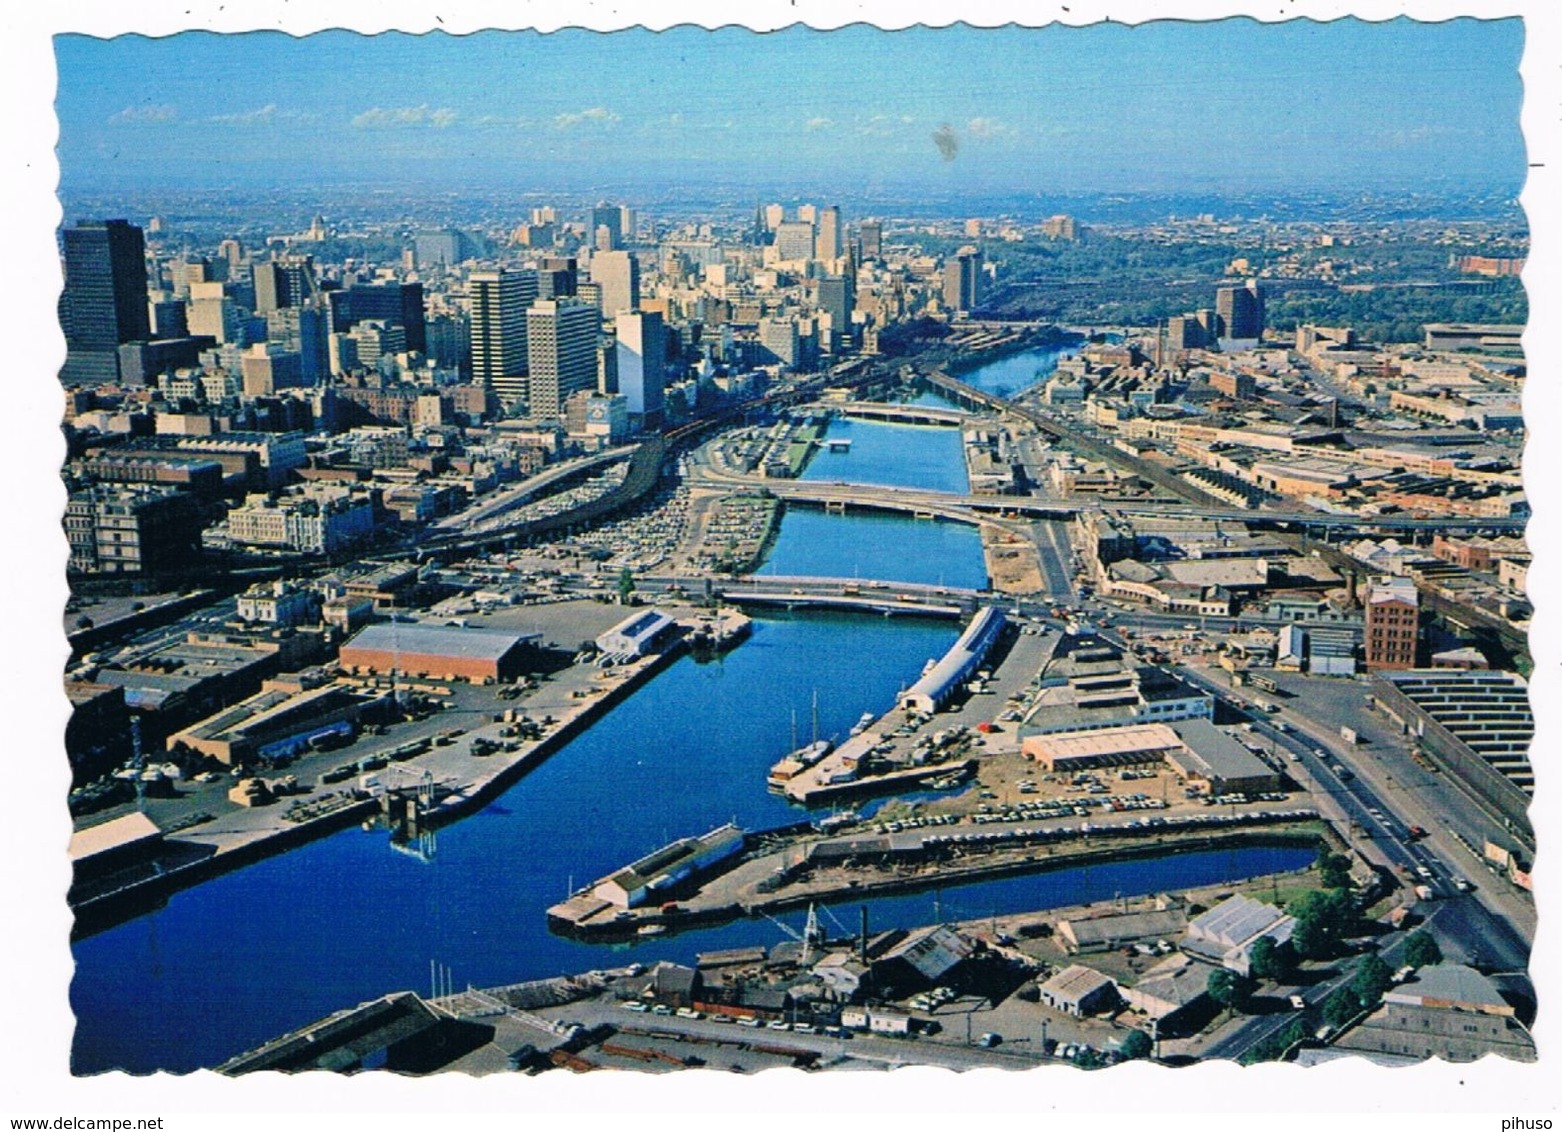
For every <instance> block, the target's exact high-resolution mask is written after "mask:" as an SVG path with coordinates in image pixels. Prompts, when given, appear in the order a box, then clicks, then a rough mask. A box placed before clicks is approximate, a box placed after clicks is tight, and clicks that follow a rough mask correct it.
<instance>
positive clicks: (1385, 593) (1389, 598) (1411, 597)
mask: <svg viewBox="0 0 1562 1132" xmlns="http://www.w3.org/2000/svg"><path fill="white" fill-rule="evenodd" d="M1420 615H1421V595H1420V594H1419V593H1417V592H1416V583H1415V580H1414V579H1413V578H1397V577H1382V578H1374V579H1372V583H1371V585H1369V586H1368V587H1367V626H1366V629H1367V631H1366V646H1367V648H1366V652H1367V669H1368V670H1369V671H1378V670H1383V669H1404V668H1414V667H1415V666H1416V638H1417V634H1418V632H1419V625H1420V619H1421V616H1420Z"/></svg>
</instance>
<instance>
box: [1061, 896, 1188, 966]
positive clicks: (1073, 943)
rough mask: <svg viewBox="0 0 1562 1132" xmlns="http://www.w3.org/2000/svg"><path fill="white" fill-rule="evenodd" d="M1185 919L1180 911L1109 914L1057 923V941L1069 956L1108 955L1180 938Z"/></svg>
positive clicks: (1158, 909) (1172, 909)
mask: <svg viewBox="0 0 1562 1132" xmlns="http://www.w3.org/2000/svg"><path fill="white" fill-rule="evenodd" d="M1187 926H1188V915H1187V913H1186V912H1184V911H1183V910H1182V909H1181V908H1180V907H1172V908H1150V909H1146V910H1144V911H1142V912H1109V913H1107V914H1106V915H1102V916H1089V917H1084V918H1080V919H1068V920H1059V921H1058V932H1057V935H1058V940H1059V942H1061V943H1062V944H1063V949H1064V950H1065V951H1067V952H1068V953H1069V954H1070V955H1079V954H1082V953H1086V952H1091V951H1111V950H1113V949H1114V948H1118V947H1122V946H1123V945H1124V944H1128V943H1137V942H1139V941H1140V940H1161V939H1167V938H1168V937H1171V936H1176V935H1181V934H1182V930H1183V929H1184V928H1185V927H1187Z"/></svg>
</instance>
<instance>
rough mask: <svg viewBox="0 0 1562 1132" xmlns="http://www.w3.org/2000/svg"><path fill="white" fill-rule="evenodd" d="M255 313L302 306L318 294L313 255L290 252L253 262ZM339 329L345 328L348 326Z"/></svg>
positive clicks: (266, 313)
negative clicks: (274, 258) (287, 254)
mask: <svg viewBox="0 0 1562 1132" xmlns="http://www.w3.org/2000/svg"><path fill="white" fill-rule="evenodd" d="M254 281H255V313H256V314H258V315H268V314H270V313H271V312H272V311H274V310H279V309H281V308H283V307H296V306H302V305H303V304H304V302H305V301H307V300H308V299H311V298H314V297H316V296H318V295H319V294H320V288H319V286H318V285H317V284H316V283H315V269H314V259H313V257H311V256H289V257H287V258H285V259H276V260H272V261H270V262H269V263H257V264H255V266H254ZM339 329H342V330H346V329H347V327H345V326H344V327H340V328H339Z"/></svg>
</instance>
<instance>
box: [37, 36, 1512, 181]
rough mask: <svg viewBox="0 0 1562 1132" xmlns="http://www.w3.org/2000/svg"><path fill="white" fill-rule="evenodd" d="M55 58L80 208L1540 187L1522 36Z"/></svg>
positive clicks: (927, 39)
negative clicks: (93, 191) (446, 197)
mask: <svg viewBox="0 0 1562 1132" xmlns="http://www.w3.org/2000/svg"><path fill="white" fill-rule="evenodd" d="M55 47H56V53H57V60H58V64H59V81H60V87H59V95H58V101H57V109H58V113H59V117H60V126H61V136H60V146H59V154H60V160H61V168H62V178H63V181H64V183H65V184H66V185H67V186H70V185H80V186H87V185H91V186H93V187H103V188H108V187H120V188H126V189H129V188H147V187H150V188H156V187H168V186H170V185H173V186H176V185H178V184H180V183H184V182H188V183H192V184H194V183H221V182H232V183H236V184H245V185H248V186H252V187H267V186H275V187H279V188H281V187H289V186H292V185H296V184H299V183H305V184H307V183H309V181H310V180H330V181H339V182H340V181H346V182H352V181H363V182H371V181H374V180H376V179H385V178H394V179H412V180H422V181H426V182H428V183H430V184H442V183H451V184H454V183H459V182H462V181H465V182H468V183H482V182H491V183H499V182H504V183H509V184H515V185H523V184H524V185H527V186H532V185H535V186H537V187H544V188H545V187H547V186H548V184H549V182H581V181H587V182H589V181H592V180H594V179H600V180H615V179H619V178H624V177H627V178H636V179H644V180H648V181H664V182H668V183H677V182H678V181H679V180H680V179H687V178H691V177H713V176H720V177H722V178H723V179H725V180H729V181H732V182H737V183H743V182H747V183H755V184H760V183H766V184H776V183H781V182H786V181H788V180H792V181H799V182H804V181H806V182H809V183H818V182H820V181H837V182H841V183H843V184H844V185H846V186H851V185H854V184H855V185H860V184H867V183H870V182H891V183H895V184H901V185H917V184H927V185H929V186H932V187H938V188H946V189H947V188H958V187H960V186H962V185H964V186H970V187H971V188H972V189H973V190H983V191H1026V190H1035V191H1042V192H1045V191H1073V190H1113V191H1132V190H1135V189H1141V188H1146V187H1154V188H1166V187H1168V186H1172V185H1176V184H1197V185H1198V186H1199V187H1201V188H1209V187H1220V186H1225V187H1234V188H1235V187H1248V186H1260V187H1285V186H1294V187H1298V188H1304V189H1328V188H1340V187H1352V188H1354V187H1365V188H1378V187H1382V188H1403V187H1407V186H1418V185H1424V186H1426V187H1439V186H1444V185H1450V184H1451V185H1457V186H1461V187H1463V186H1466V185H1474V186H1478V187H1483V188H1484V187H1489V186H1492V185H1497V186H1513V187H1515V188H1516V186H1517V185H1518V184H1519V183H1520V182H1521V180H1522V178H1523V174H1524V165H1525V158H1524V149H1523V141H1522V137H1521V134H1520V131H1519V122H1518V115H1519V109H1520V105H1521V100H1522V88H1521V84H1520V81H1519V77H1518V64H1519V58H1520V54H1521V52H1522V48H1523V28H1522V24H1521V23H1520V22H1519V21H1518V20H1514V19H1510V20H1503V21H1478V20H1470V19H1464V20H1456V21H1451V22H1447V23H1441V24H1422V23H1415V22H1412V21H1409V20H1404V19H1400V20H1394V21H1390V22H1387V23H1378V24H1369V23H1363V22H1359V21H1338V22H1334V23H1328V24H1320V23H1315V22H1312V21H1294V22H1290V23H1285V24H1269V25H1265V24H1258V23H1255V22H1252V21H1249V20H1231V21H1222V22H1218V23H1189V22H1164V23H1157V24H1149V25H1143V26H1140V27H1137V28H1130V27H1126V26H1124V25H1121V24H1104V25H1094V26H1091V27H1086V28H1066V27H1060V26H1054V27H1048V28H1042V29H1021V28H1012V27H1011V28H1003V29H996V30H983V29H974V28H968V27H954V28H945V29H926V28H917V29H911V30H907V31H901V32H893V33H883V32H879V31H877V30H875V29H872V28H866V27H862V26H857V27H851V28H846V29H842V30H840V31H834V32H814V31H809V30H807V29H804V28H793V29H789V30H786V31H782V32H772V33H769V34H764V35H760V34H755V33H751V32H747V31H744V30H741V29H735V28H728V29H723V30H721V31H717V32H708V31H704V30H701V29H697V28H689V27H684V28H678V29H674V30H671V31H667V32H662V33H652V32H647V31H643V30H635V31H628V32H618V33H612V34H601V33H596V32H586V31H565V32H560V33H556V34H553V35H540V34H536V33H530V32H484V33H479V34H475V35H471V36H465V37H454V36H446V35H442V34H435V35H429V36H410V35H402V34H390V35H382V36H373V37H367V36H360V35H356V34H353V33H348V32H326V33H321V34H317V35H313V36H309V37H306V38H293V37H290V36H286V35H282V34H280V33H268V32H261V33H249V34H243V35H226V36H224V35H215V34H211V33H205V32H191V33H185V34H180V35H175V36H171V37H166V38H163V39H148V38H144V37H136V36H128V37H121V38H118V39H113V40H98V39H92V38H88V37H83V36H60V37H57V38H56V40H55ZM938 131H944V136H945V137H946V138H950V137H952V138H953V140H954V142H955V145H956V147H957V148H956V149H955V150H954V153H953V156H952V157H946V155H945V153H944V152H942V151H941V150H940V147H939V146H938V144H936V142H935V140H934V134H935V132H938Z"/></svg>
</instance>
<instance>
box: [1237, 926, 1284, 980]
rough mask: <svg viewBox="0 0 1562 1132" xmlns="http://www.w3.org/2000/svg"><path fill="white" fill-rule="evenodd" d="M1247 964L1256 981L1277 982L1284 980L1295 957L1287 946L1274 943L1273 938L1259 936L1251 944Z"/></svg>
mask: <svg viewBox="0 0 1562 1132" xmlns="http://www.w3.org/2000/svg"><path fill="white" fill-rule="evenodd" d="M1248 962H1249V964H1250V966H1251V967H1252V970H1253V977H1254V978H1256V979H1269V980H1271V981H1276V982H1277V981H1279V980H1280V979H1283V978H1285V976H1286V975H1288V974H1289V973H1290V971H1291V968H1292V967H1294V966H1295V965H1296V964H1295V955H1294V954H1293V953H1292V951H1291V947H1290V945H1289V944H1285V943H1276V942H1275V939H1274V937H1273V936H1268V935H1266V936H1260V937H1259V939H1258V942H1257V943H1255V944H1253V950H1252V953H1251V954H1250V955H1249V956H1248Z"/></svg>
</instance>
